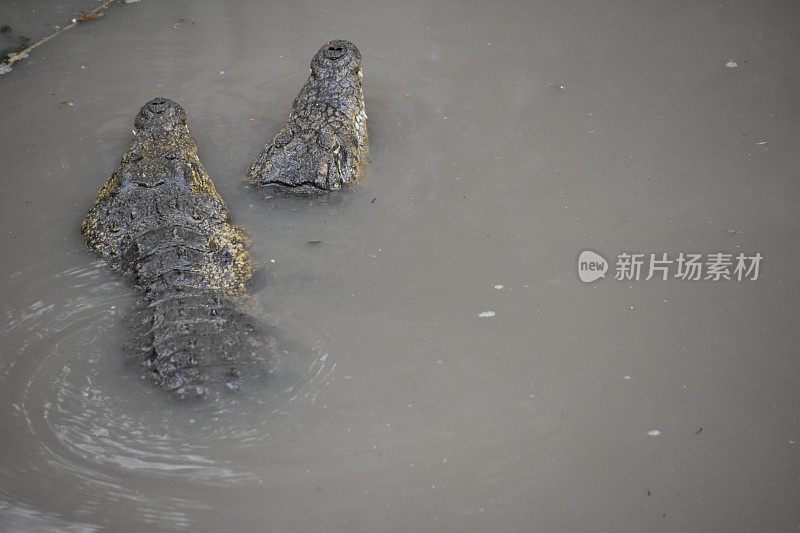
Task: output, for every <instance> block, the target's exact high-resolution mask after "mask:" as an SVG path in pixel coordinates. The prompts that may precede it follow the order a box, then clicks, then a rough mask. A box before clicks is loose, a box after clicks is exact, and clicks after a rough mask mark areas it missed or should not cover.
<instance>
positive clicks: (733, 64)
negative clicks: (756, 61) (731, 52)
mask: <svg viewBox="0 0 800 533" xmlns="http://www.w3.org/2000/svg"><path fill="white" fill-rule="evenodd" d="M725 66H726V67H728V68H736V67H738V66H739V63H737V62H736V61H734V60H733V59H731V60H730V61H728V62H727V63H725Z"/></svg>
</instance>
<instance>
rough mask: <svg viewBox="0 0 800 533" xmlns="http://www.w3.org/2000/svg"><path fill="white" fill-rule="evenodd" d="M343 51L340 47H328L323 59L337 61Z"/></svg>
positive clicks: (342, 54)
mask: <svg viewBox="0 0 800 533" xmlns="http://www.w3.org/2000/svg"><path fill="white" fill-rule="evenodd" d="M344 54H345V50H344V48H343V47H341V46H333V45H332V46H329V47H328V49H327V50H325V57H327V58H328V59H331V60H336V59H339V58H340V57H342V56H344Z"/></svg>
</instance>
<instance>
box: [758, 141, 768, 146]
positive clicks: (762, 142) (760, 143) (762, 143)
mask: <svg viewBox="0 0 800 533" xmlns="http://www.w3.org/2000/svg"><path fill="white" fill-rule="evenodd" d="M756 144H757V145H758V146H764V145H765V144H767V141H758V142H757V143H756Z"/></svg>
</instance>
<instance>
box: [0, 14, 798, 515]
mask: <svg viewBox="0 0 800 533" xmlns="http://www.w3.org/2000/svg"><path fill="white" fill-rule="evenodd" d="M798 14H800V13H799V12H798V7H797V6H796V5H794V4H792V3H781V2H773V3H751V2H725V3H722V4H716V3H712V4H702V3H700V4H698V3H690V2H678V3H675V2H671V3H667V4H664V3H662V2H639V3H629V2H622V1H619V2H617V1H615V2H607V3H604V4H603V6H602V7H601V6H599V5H598V6H594V5H591V4H587V3H582V2H573V1H567V2H528V1H519V2H516V1H507V2H501V3H496V4H492V6H489V5H488V4H486V5H483V4H480V3H478V2H457V1H445V2H438V3H434V4H431V3H429V2H422V1H416V0H414V1H410V2H403V3H395V2H388V1H387V2H366V1H362V0H356V1H346V2H345V1H342V2H322V1H313V0H302V1H298V2H292V3H290V4H285V5H269V4H268V3H256V2H244V1H231V2H224V3H223V2H211V1H201V0H193V1H188V0H174V1H170V2H162V1H157V0H142V1H141V2H137V3H131V4H118V5H114V6H112V7H111V8H110V9H109V10H108V12H107V14H106V16H105V17H103V18H102V19H101V20H98V21H95V22H92V23H86V24H81V25H79V26H78V27H76V28H75V29H73V30H70V31H68V32H65V33H63V34H62V35H60V36H59V37H58V39H57V40H53V41H51V42H50V43H48V44H46V45H45V46H42V47H41V48H39V49H37V50H36V52H35V53H34V54H33V55H32V56H31V57H30V58H29V59H27V60H25V61H24V62H23V63H19V64H17V65H16V66H15V68H14V71H13V72H12V73H10V74H6V75H4V76H2V77H0V86H2V95H3V106H2V107H0V127H1V128H2V131H3V145H2V150H0V183H2V186H3V189H2V194H0V227H1V228H2V231H0V250H2V255H1V256H0V257H2V262H0V294H2V304H1V305H2V308H1V309H0V311H2V313H3V319H4V320H3V323H2V325H1V326H2V327H1V328H0V427H2V428H3V431H2V432H1V433H0V450H2V455H3V460H2V462H0V528H4V529H10V530H15V529H18V530H25V529H32V528H36V527H38V528H39V529H45V530H46V529H47V528H51V529H59V528H66V527H72V528H73V529H75V530H79V531H80V530H93V529H103V528H108V529H111V528H112V526H115V528H123V529H126V530H132V531H145V530H152V528H153V527H154V526H159V527H160V528H164V529H190V528H191V529H192V530H196V531H220V530H258V531H264V530H268V531H313V530H317V531H319V530H325V531H354V530H355V531H409V530H413V531H485V530H503V531H553V530H556V531H586V530H591V531H631V530H640V531H641V530H645V531H658V530H664V531H685V530H720V531H748V530H755V531H765V530H773V531H774V530H782V531H785V530H794V529H796V528H797V527H798V524H800V513H799V512H798V507H797V501H798V497H800V488H798V484H797V480H798V475H799V474H800V454H799V453H798V451H799V450H800V448H798V446H800V445H798V444H797V441H798V440H800V428H798V417H797V413H798V410H797V407H798V405H800V388H798V387H797V383H798V380H799V379H800V359H798V348H797V346H798V342H797V341H798V333H797V327H796V324H795V322H796V316H797V301H798V297H799V296H800V290H798V284H797V282H796V272H795V265H797V264H798V262H799V261H800V253H798V251H797V247H796V245H795V244H796V236H797V235H798V230H800V223H799V221H798V217H797V202H798V199H799V195H798V193H799V192H800V184H799V182H798V180H797V176H798V171H800V164H798V159H797V146H798V142H800V126H798V121H797V120H796V119H795V117H796V116H797V113H798V111H800V109H799V108H798V100H797V94H798V93H799V91H798V89H800V68H799V67H800V64H799V63H800V59H799V58H800V44H799V43H798V39H797V34H796V27H795V26H796V24H795V23H794V21H795V20H796V19H797V16H798ZM0 23H2V20H0ZM333 38H345V39H349V40H352V41H353V42H355V43H356V44H357V45H358V46H359V48H360V49H361V52H362V54H363V56H364V85H365V94H366V100H367V102H366V105H367V113H368V115H369V127H370V133H371V163H370V165H369V167H368V175H367V178H366V180H365V181H364V182H363V184H361V185H360V186H359V187H358V188H357V189H354V190H352V191H346V192H343V193H341V194H335V195H332V196H331V197H329V198H326V199H296V198H295V199H290V198H279V197H269V195H265V194H263V193H261V192H258V191H253V190H251V189H249V188H247V187H246V186H245V184H244V182H243V179H242V176H243V175H244V173H245V170H246V168H247V166H248V164H249V162H250V160H251V159H252V158H253V157H255V155H256V154H257V153H258V151H259V149H260V148H261V146H262V145H263V144H264V143H265V142H266V141H267V140H269V139H270V138H271V136H272V135H273V134H274V133H275V132H276V131H277V129H278V128H279V127H280V126H281V124H282V123H283V122H284V121H285V119H286V117H287V115H288V112H289V109H290V105H291V101H292V99H293V98H294V96H295V95H296V93H297V91H298V90H299V89H300V87H301V86H302V84H303V82H304V81H305V79H306V76H307V73H308V70H307V69H308V63H309V61H310V59H311V57H312V56H313V54H314V53H315V52H316V50H317V49H318V47H319V46H320V45H321V44H323V43H324V42H326V41H327V40H329V39H333ZM731 61H733V62H734V63H735V64H736V66H735V67H730V66H726V64H728V63H729V62H731ZM155 96H164V97H168V98H172V99H174V100H176V101H178V102H179V103H181V105H183V106H184V107H185V109H186V110H187V112H188V114H189V117H190V128H191V131H192V133H193V135H194V136H195V138H196V140H197V142H198V145H199V148H200V156H201V159H202V160H203V162H204V164H205V166H206V168H207V169H208V171H209V173H210V174H211V176H212V178H213V179H214V181H215V183H216V185H217V188H218V189H219V191H220V192H221V194H222V195H223V196H224V197H225V199H226V200H227V201H228V203H229V205H230V208H231V211H232V213H233V217H234V221H235V223H236V224H238V225H240V226H242V227H244V228H245V229H246V230H247V232H248V233H249V235H250V237H251V239H252V243H251V252H252V255H253V258H254V260H255V261H256V262H257V264H258V265H259V266H260V271H259V273H258V275H257V277H256V281H255V283H254V285H253V287H252V290H251V292H250V294H251V300H250V301H249V305H251V306H252V307H253V309H254V310H255V312H256V313H257V314H258V315H259V316H261V317H262V318H263V319H264V320H266V321H268V322H270V323H273V324H275V325H276V326H277V327H278V328H280V330H281V332H282V333H283V334H284V335H286V337H287V338H289V339H291V340H292V343H291V349H290V350H288V352H289V353H287V354H285V355H286V360H285V362H284V364H283V367H282V369H281V371H280V372H278V374H277V375H276V377H275V380H274V382H273V383H272V384H271V385H270V387H268V388H267V389H265V390H263V391H260V392H258V391H257V392H252V393H248V394H247V395H240V396H234V397H232V398H229V399H226V400H225V401H219V402H209V403H207V404H181V403H176V402H174V401H172V400H169V399H168V398H165V397H164V395H162V394H160V393H159V392H158V391H155V390H152V389H151V388H149V387H148V386H147V384H146V383H143V382H141V380H140V378H139V376H138V374H137V373H136V372H134V371H132V370H131V369H130V368H128V367H127V366H126V365H125V364H124V357H123V354H122V345H123V343H124V340H125V331H124V323H123V320H122V317H123V316H124V315H125V313H126V311H127V310H129V309H130V308H131V307H132V306H133V304H134V302H135V298H136V295H135V294H134V293H133V292H132V291H131V289H130V288H129V287H128V286H127V285H126V283H125V282H124V281H122V280H121V279H120V278H119V277H118V276H117V275H116V274H114V273H113V272H110V271H109V270H108V269H107V268H106V267H105V265H104V264H103V263H102V262H98V260H97V258H96V257H95V256H93V255H92V254H91V253H90V252H89V251H87V250H86V249H85V248H84V246H83V244H82V242H81V239H80V235H79V229H78V228H79V223H80V220H81V218H82V217H83V216H84V214H85V213H86V211H87V210H88V208H89V206H90V205H91V202H92V200H93V198H94V196H95V194H96V192H97V190H98V188H99V187H100V186H101V185H102V183H103V182H104V180H105V178H106V177H107V176H108V175H109V174H110V173H111V172H112V171H113V170H114V168H115V167H116V165H117V164H118V161H119V158H120V156H121V154H122V153H123V151H124V150H125V149H126V147H127V145H128V143H129V141H130V130H131V126H132V121H133V117H134V115H135V113H136V111H137V110H138V109H139V107H140V106H141V105H142V104H143V103H144V102H146V101H147V100H149V99H150V98H153V97H155ZM309 241H320V242H314V243H310V242H309ZM585 249H591V250H596V251H598V252H600V253H602V254H604V255H605V256H606V257H607V258H609V257H613V256H615V255H616V254H617V253H619V252H621V251H641V252H654V253H655V252H671V253H672V252H674V253H677V252H679V251H686V252H700V253H712V252H717V251H728V252H734V253H735V252H739V251H746V252H756V251H758V252H761V253H762V254H763V256H764V257H765V262H764V268H763V272H762V276H761V279H759V280H758V281H755V282H719V283H713V282H696V283H692V282H685V281H679V280H669V281H657V280H653V281H649V282H646V281H640V282H630V283H625V282H619V281H615V280H613V279H610V278H609V279H605V280H601V281H598V282H596V283H594V284H591V285H586V284H583V283H581V282H580V281H579V280H578V278H577V275H576V258H577V256H578V254H579V253H580V252H581V251H582V250H585ZM487 311H492V312H494V315H493V316H489V317H485V318H481V317H480V316H479V315H480V314H481V313H485V312H487ZM654 431H657V432H658V434H657V435H655V436H652V435H649V434H648V433H650V432H654Z"/></svg>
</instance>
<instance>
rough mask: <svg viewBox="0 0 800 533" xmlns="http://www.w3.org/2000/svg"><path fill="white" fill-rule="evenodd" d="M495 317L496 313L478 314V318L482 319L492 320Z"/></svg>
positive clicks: (485, 312)
mask: <svg viewBox="0 0 800 533" xmlns="http://www.w3.org/2000/svg"><path fill="white" fill-rule="evenodd" d="M494 315H495V313H494V311H484V312H482V313H480V314H478V316H479V317H481V318H491V317H493V316H494Z"/></svg>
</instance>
